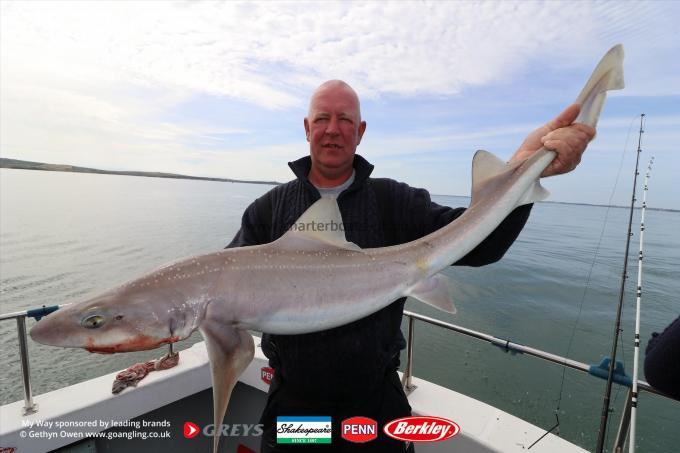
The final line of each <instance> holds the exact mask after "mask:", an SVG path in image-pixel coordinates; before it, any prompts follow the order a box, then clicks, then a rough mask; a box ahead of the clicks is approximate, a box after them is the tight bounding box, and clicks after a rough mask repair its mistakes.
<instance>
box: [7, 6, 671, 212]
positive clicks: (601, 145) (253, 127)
mask: <svg viewBox="0 0 680 453" xmlns="http://www.w3.org/2000/svg"><path fill="white" fill-rule="evenodd" d="M678 24H680V2H675V1H658V2H634V1H629V2H589V1H573V2H557V1H550V2H537V1H531V2H530V1H522V2H474V1H467V2H463V1H459V2H443V1H438V2H427V1H414V2H404V1H401V2H394V3H390V2H377V1H375V2H359V1H355V2H330V1H325V2H261V3H252V2H248V3H237V2H209V1H202V2H164V1H150V2H133V1H124V2H115V3H113V2H111V3H109V2H99V1H88V2H85V1H82V2H62V1H49V2H38V1H31V2H12V1H2V2H0V156H2V157H7V158H13V159H22V160H31V161H40V162H49V163H61V164H71V165H79V166H87V167H96V168H103V169H111V170H142V171H163V172H173V173H182V174H188V175H194V176H211V177H224V178H236V179H247V180H248V179H249V180H276V181H282V182H283V181H288V180H290V179H292V173H291V172H290V169H289V168H288V166H287V165H286V163H287V162H289V161H291V160H295V159H297V158H299V157H302V156H304V155H306V154H308V153H309V147H308V144H307V142H306V140H305V136H304V129H303V118H304V116H305V114H306V111H307V107H308V100H309V97H310V95H311V93H312V92H313V91H314V89H315V88H316V87H317V86H318V85H319V84H321V83H322V82H323V81H325V80H328V79H342V80H345V81H346V82H348V83H349V84H350V85H352V86H353V87H354V88H355V89H356V91H357V92H358V94H359V96H360V98H361V108H362V116H363V119H364V120H366V122H367V124H368V127H367V130H366V134H365V135H364V139H363V141H362V143H361V144H360V146H359V148H358V150H357V152H358V153H359V154H361V155H362V156H364V157H366V158H367V159H368V160H369V161H370V162H372V163H373V164H374V165H375V167H376V168H375V171H374V173H373V176H377V177H391V178H394V179H397V180H400V181H404V182H406V183H408V184H410V185H412V186H415V187H424V188H426V189H428V190H429V191H430V192H431V193H434V194H450V195H469V192H470V172H471V160H472V156H473V154H474V152H475V150H477V149H486V150H488V151H491V152H493V153H495V154H496V155H498V156H499V157H500V158H502V159H504V160H507V159H508V158H509V157H510V156H511V155H512V154H513V153H514V151H515V150H516V149H517V147H518V146H519V145H520V143H521V142H522V140H523V138H524V137H525V136H526V135H527V134H528V133H529V132H530V131H531V130H533V129H534V128H536V127H538V126H540V125H541V124H543V123H545V122H547V121H548V120H550V119H552V118H553V117H554V116H556V115H557V114H558V113H559V112H560V111H561V110H562V109H563V108H565V107H566V106H567V105H569V104H570V103H571V102H573V100H574V99H575V98H576V96H577V94H578V93H579V91H580V89H581V87H582V86H583V85H584V84H585V82H586V80H587V78H588V77H589V75H590V73H591V72H592V70H593V69H594V67H595V65H596V64H597V62H598V61H599V59H600V58H601V57H602V55H604V53H605V52H606V51H607V50H608V49H609V48H610V47H612V46H613V45H614V44H617V43H622V44H623V45H624V48H625V52H626V59H625V62H624V68H625V81H626V88H625V89H624V90H622V91H618V92H610V95H609V98H608V100H607V103H606V105H605V107H604V110H603V113H602V116H601V119H600V123H599V125H598V132H597V137H596V139H595V140H594V141H593V142H592V143H591V144H590V146H589V147H588V150H587V151H586V154H585V155H584V156H583V160H582V163H581V164H580V165H579V167H578V168H577V169H576V170H575V171H573V172H571V173H569V174H566V175H560V176H556V177H552V178H548V179H546V180H545V181H543V185H544V186H546V188H548V189H549V190H550V191H551V192H552V195H551V198H550V200H553V201H562V202H578V203H596V204H609V203H610V201H611V203H613V204H620V205H627V204H629V203H630V198H631V193H630V191H631V188H632V175H633V169H634V165H635V155H636V153H635V150H636V149H637V132H638V129H639V127H640V125H639V115H640V113H645V114H646V123H645V133H644V135H643V139H642V149H643V152H642V154H641V163H640V165H641V168H643V169H644V168H646V166H647V162H648V161H649V158H650V157H651V156H652V155H654V156H655V163H654V168H653V170H652V174H651V179H650V188H649V193H648V196H647V200H648V206H650V207H658V208H672V209H680V190H679V188H678V183H677V179H679V178H680V149H679V147H678V143H680V58H678V55H680V33H679V32H678ZM619 171H620V172H621V173H620V176H618V180H617V175H619Z"/></svg>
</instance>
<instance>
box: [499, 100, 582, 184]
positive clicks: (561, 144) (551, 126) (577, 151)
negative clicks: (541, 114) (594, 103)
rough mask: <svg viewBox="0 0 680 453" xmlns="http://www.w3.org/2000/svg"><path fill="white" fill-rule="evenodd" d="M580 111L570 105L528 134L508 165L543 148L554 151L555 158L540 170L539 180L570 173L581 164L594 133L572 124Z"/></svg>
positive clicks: (575, 106) (580, 125)
mask: <svg viewBox="0 0 680 453" xmlns="http://www.w3.org/2000/svg"><path fill="white" fill-rule="evenodd" d="M580 111H581V106H580V105H578V104H572V105H570V106H569V107H567V108H566V109H564V111H563V112H562V113H560V114H559V115H557V118H555V119H554V120H552V121H549V122H548V123H547V124H545V125H544V126H541V127H539V128H538V129H536V130H535V131H533V132H532V133H530V134H529V135H528V136H527V138H526V139H525V140H524V142H523V143H522V145H521V146H520V147H519V149H518V150H517V152H515V155H514V156H512V159H510V162H516V161H523V160H524V159H527V158H528V157H530V156H531V155H532V154H533V153H535V152H536V151H538V150H539V149H540V148H541V147H543V146H544V147H545V148H547V149H549V150H552V151H555V152H556V153H557V156H555V159H554V160H553V161H552V162H551V163H550V165H548V167H547V168H546V169H545V170H543V173H542V174H541V177H546V176H552V175H559V174H561V173H567V172H570V171H572V170H573V169H574V168H576V166H577V165H578V164H579V162H581V155H582V154H583V152H584V151H585V150H586V146H588V142H590V141H591V140H592V139H593V137H595V129H593V128H592V127H590V126H587V125H585V124H580V123H574V124H572V122H573V121H574V120H575V119H576V117H577V116H578V114H579V112H580Z"/></svg>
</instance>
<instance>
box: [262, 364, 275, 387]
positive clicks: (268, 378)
mask: <svg viewBox="0 0 680 453" xmlns="http://www.w3.org/2000/svg"><path fill="white" fill-rule="evenodd" d="M260 378H262V380H263V381H264V383H265V384H267V385H271V383H272V379H274V368H271V367H268V366H263V367H262V369H261V370H260Z"/></svg>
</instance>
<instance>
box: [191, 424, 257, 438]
mask: <svg viewBox="0 0 680 453" xmlns="http://www.w3.org/2000/svg"><path fill="white" fill-rule="evenodd" d="M262 432H263V429H262V424H259V423H258V424H253V423H232V424H231V425H228V424H225V425H220V428H219V430H218V431H217V432H215V425H214V424H213V423H211V424H209V425H205V426H204V427H203V430H202V433H203V435H204V436H210V437H212V436H213V434H215V435H218V436H224V437H239V436H261V435H262Z"/></svg>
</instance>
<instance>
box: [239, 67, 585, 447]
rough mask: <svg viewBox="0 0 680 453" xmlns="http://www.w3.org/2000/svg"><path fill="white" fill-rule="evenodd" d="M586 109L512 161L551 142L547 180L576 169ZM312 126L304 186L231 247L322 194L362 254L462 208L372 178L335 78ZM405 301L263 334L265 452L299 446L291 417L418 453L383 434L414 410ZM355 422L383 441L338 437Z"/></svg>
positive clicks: (352, 102) (501, 239) (258, 209)
mask: <svg viewBox="0 0 680 453" xmlns="http://www.w3.org/2000/svg"><path fill="white" fill-rule="evenodd" d="M578 112H579V107H578V106H576V105H573V106H570V107H569V108H567V109H566V110H565V111H564V112H562V113H561V114H560V115H559V116H558V117H557V118H556V119H554V120H553V121H551V122H549V123H548V124H546V125H545V126H543V127H541V128H539V129H537V130H536V131H534V132H532V133H531V134H530V135H529V136H528V137H527V138H526V140H525V141H524V143H523V144H522V146H521V147H520V148H519V150H518V151H517V152H516V153H515V155H514V156H513V157H512V160H516V161H521V160H523V159H526V158H527V157H528V156H530V155H531V154H532V153H533V152H535V151H536V150H538V149H539V148H540V147H541V146H543V145H544V146H546V147H547V148H550V149H554V150H555V151H556V152H557V157H556V158H555V160H554V161H553V163H552V164H551V165H550V166H549V167H548V168H546V170H545V171H544V173H543V176H550V175H553V174H558V173H565V172H567V171H570V170H572V169H573V168H574V167H576V165H577V164H578V163H579V161H580V158H581V154H582V153H583V151H584V150H585V148H586V146H587V144H588V142H589V141H590V140H591V139H592V138H593V136H594V133H595V131H594V129H592V128H590V127H589V126H585V125H581V124H571V122H572V121H573V120H574V119H575V118H576V116H577V115H578ZM304 126H305V133H306V137H307V141H308V142H309V149H310V155H309V156H307V157H304V158H302V159H299V160H297V161H295V162H291V163H289V166H290V167H291V169H292V170H293V172H294V173H295V175H296V177H297V179H295V180H293V181H291V182H289V183H287V184H284V185H281V186H278V187H276V188H274V189H272V190H271V191H269V192H268V193H267V194H265V195H264V196H262V197H260V198H258V199H257V200H255V202H254V203H253V204H251V205H250V206H249V207H248V209H247V210H246V212H245V213H244V215H243V221H242V226H241V229H240V231H239V232H238V233H237V234H236V237H235V238H234V239H233V241H232V242H231V244H229V247H240V246H246V245H255V244H264V243H268V242H271V241H274V240H276V239H277V238H279V237H280V236H282V235H283V234H284V233H285V232H286V231H287V230H288V228H290V226H291V225H293V223H294V222H295V221H296V220H297V219H298V218H299V217H300V215H302V213H303V212H304V211H305V210H306V209H307V208H308V207H309V206H311V205H312V204H313V203H314V202H315V201H316V200H318V199H319V198H320V197H321V196H328V197H334V198H336V199H337V202H338V205H339V207H340V212H341V214H342V218H343V223H344V229H345V234H346V236H347V240H348V241H351V242H354V243H356V244H357V245H359V246H360V247H362V248H366V247H384V246H389V245H395V244H400V243H404V242H408V241H412V240H415V239H418V238H420V237H423V236H425V235H427V234H429V233H431V232H433V231H436V230H438V229H439V228H441V227H443V226H445V225H447V224H448V223H450V222H451V221H453V220H454V219H455V218H456V217H458V216H459V215H461V214H462V212H463V211H464V209H463V208H459V209H452V208H448V207H443V206H439V205H437V204H436V203H433V202H432V201H431V200H430V196H429V194H428V193H427V191H425V190H423V189H414V188H411V187H409V186H407V185H406V184H403V183H398V182H396V181H393V180H390V179H373V178H369V175H370V173H371V171H372V170H373V166H372V165H371V164H369V163H368V162H367V161H366V160H365V159H364V158H362V157H361V156H359V155H356V154H355V153H356V148H357V146H358V145H359V143H360V142H361V139H362V137H363V134H364V132H365V131H366V122H365V121H363V120H362V119H361V110H360V106H359V98H358V96H357V94H356V93H355V92H354V90H353V89H352V88H351V87H350V86H349V85H347V84H346V83H345V82H342V81H339V80H331V81H328V82H326V83H324V84H322V85H321V86H320V87H319V88H318V89H317V90H316V91H315V92H314V94H313V95H312V98H311V100H310V104H309V113H308V115H307V117H306V118H305V119H304ZM530 210H531V206H530V205H529V206H522V207H519V208H517V209H516V210H515V211H513V213H511V214H510V215H509V216H508V217H507V218H506V219H505V220H504V221H503V222H502V223H501V225H500V226H499V227H498V228H497V229H496V230H495V231H494V232H493V233H492V234H491V235H490V236H489V237H488V238H487V239H486V240H485V241H484V242H482V243H481V244H480V245H479V246H478V247H477V248H475V249H474V250H473V251H472V252H470V253H469V254H468V255H467V256H465V257H464V258H463V259H461V260H460V261H459V262H457V263H455V264H457V265H468V266H481V265H484V264H488V263H492V262H494V261H497V260H498V259H500V258H501V257H502V256H503V254H504V253H505V251H506V250H507V249H508V248H509V247H510V245H511V244H512V242H513V241H514V240H515V238H516V237H517V235H518V234H519V232H520V231H521V229H522V227H523V226H524V223H525V222H526V220H527V218H528V216H529V211H530ZM404 301H405V299H400V300H398V301H395V302H394V303H393V304H391V305H389V306H388V307H385V308H384V309H382V310H380V311H378V312H376V313H374V314H372V315H370V316H368V317H366V318H364V319H361V320H358V321H355V322H353V323H350V324H348V325H345V326H341V327H337V328H334V329H330V330H327V331H323V332H316V333H311V334H305V335H267V334H264V335H263V336H262V349H263V351H264V353H265V354H266V355H267V357H268V358H269V362H270V365H271V366H272V367H273V368H274V370H275V374H274V380H273V382H272V385H271V387H270V391H269V397H268V400H267V406H266V408H265V410H264V412H263V414H262V420H261V422H262V423H263V424H264V435H263V439H262V447H261V451H263V452H276V451H288V450H289V449H290V448H293V449H296V448H295V447H294V446H292V447H291V446H286V445H277V444H276V417H277V416H286V415H287V416H294V415H330V416H332V418H333V429H334V432H333V444H332V446H331V448H324V449H323V450H324V451H356V450H363V451H371V452H403V451H413V446H412V445H411V446H409V445H406V444H405V443H403V442H399V441H396V440H394V439H391V438H389V437H387V436H385V435H384V434H382V427H383V426H384V424H385V423H387V422H389V421H390V420H393V419H395V418H399V417H403V416H407V415H410V413H411V408H410V406H409V404H408V401H407V399H406V396H405V395H404V392H403V390H402V388H401V385H400V382H399V379H398V375H397V373H396V370H397V368H398V366H399V353H400V350H401V349H403V348H404V347H405V341H404V338H403V335H402V334H401V330H400V325H401V316H402V310H403V306H404ZM355 415H361V416H366V417H369V418H372V419H374V420H376V421H377V422H378V431H379V433H380V436H379V438H378V439H377V440H375V441H372V442H369V443H366V444H350V443H348V442H345V441H344V440H343V439H341V438H340V435H339V431H338V430H339V426H340V423H341V421H342V420H343V419H345V418H349V417H351V416H355ZM324 447H326V446H324ZM298 448H299V449H302V448H303V447H298ZM313 448H314V447H312V446H304V451H305V452H310V451H316V450H315V449H313ZM407 448H408V450H406V449H407Z"/></svg>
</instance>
